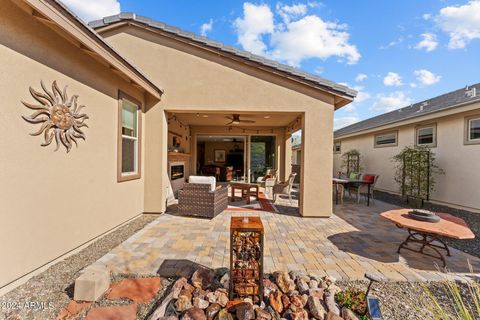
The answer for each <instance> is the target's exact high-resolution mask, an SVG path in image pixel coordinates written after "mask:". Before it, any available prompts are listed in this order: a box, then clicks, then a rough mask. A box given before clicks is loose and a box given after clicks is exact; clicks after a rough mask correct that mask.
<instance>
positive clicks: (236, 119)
mask: <svg viewBox="0 0 480 320" xmlns="http://www.w3.org/2000/svg"><path fill="white" fill-rule="evenodd" d="M225 118H227V119H229V120H231V121H230V122H229V123H227V124H226V126H228V125H230V124H241V123H255V122H256V121H254V120H242V119H240V115H239V114H232V116H231V117H229V116H227V117H225Z"/></svg>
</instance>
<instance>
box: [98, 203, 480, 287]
mask: <svg viewBox="0 0 480 320" xmlns="http://www.w3.org/2000/svg"><path fill="white" fill-rule="evenodd" d="M275 206H276V208H277V209H279V210H281V208H282V207H284V206H285V207H286V206H288V205H287V204H282V203H280V204H278V203H277V204H275ZM395 208H396V207H395V206H392V205H389V204H386V203H383V202H380V201H375V203H373V204H371V206H370V207H367V206H366V205H364V204H360V205H357V204H356V203H348V202H346V203H345V205H338V206H334V212H335V214H334V215H332V217H331V218H328V219H326V218H302V217H299V216H297V215H295V214H294V210H287V213H286V214H281V213H275V212H262V211H253V210H252V211H249V210H246V211H241V212H239V211H238V210H230V211H225V212H223V213H222V214H220V215H218V216H217V217H216V218H214V219H212V220H205V219H196V218H190V217H181V216H176V215H172V214H168V213H166V214H163V215H162V216H160V217H159V218H158V219H157V220H155V221H153V222H152V223H150V224H149V225H148V226H146V227H145V228H144V229H142V230H140V231H139V232H137V233H136V234H135V235H133V236H132V237H131V238H129V239H128V240H126V241H125V242H124V243H122V244H121V245H120V246H118V247H117V248H115V249H113V250H112V251H111V252H109V253H108V254H106V255H105V256H104V257H102V258H101V259H99V260H98V261H97V262H96V264H104V265H106V266H107V267H108V268H110V269H111V271H113V272H118V273H137V274H155V273H157V272H160V275H162V276H167V275H168V274H176V273H178V272H179V270H184V269H185V267H189V266H192V265H193V264H201V265H204V266H207V267H213V268H217V267H228V264H229V259H230V258H229V248H230V247H229V245H230V244H229V224H230V218H231V217H232V216H243V215H251V216H260V217H261V218H262V221H263V224H264V227H265V258H264V261H265V269H264V270H265V272H273V271H276V270H298V271H305V272H308V273H311V274H317V275H320V276H323V275H331V276H334V277H335V278H337V279H344V280H358V279H363V276H364V274H365V273H366V272H369V273H373V274H377V275H379V276H381V277H383V278H385V279H387V280H399V281H407V280H409V281H410V280H420V281H427V280H438V279H439V277H442V275H441V274H440V272H438V268H437V265H441V262H440V260H436V259H432V258H429V257H426V256H423V255H419V254H417V253H414V252H410V251H405V252H403V251H402V252H401V254H397V247H398V245H399V244H400V243H401V242H402V241H403V240H405V238H406V236H407V231H405V230H404V229H399V228H397V227H395V226H394V225H393V224H392V223H391V222H389V221H387V220H386V219H384V218H382V217H381V216H380V213H381V212H383V211H387V210H391V209H395ZM450 250H451V253H452V256H451V257H447V268H448V270H449V274H450V275H451V276H453V277H456V278H463V277H465V276H467V275H468V272H469V268H468V261H469V262H470V263H471V264H472V266H473V269H474V270H475V271H478V270H480V259H478V258H476V257H473V256H470V255H468V254H465V253H463V252H461V251H459V250H456V249H454V248H450Z"/></svg>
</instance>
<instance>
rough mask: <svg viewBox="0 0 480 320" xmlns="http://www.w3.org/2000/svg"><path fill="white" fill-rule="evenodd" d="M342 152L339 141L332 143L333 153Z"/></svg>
mask: <svg viewBox="0 0 480 320" xmlns="http://www.w3.org/2000/svg"><path fill="white" fill-rule="evenodd" d="M341 152H342V143H341V142H340V141H336V142H334V143H333V153H341Z"/></svg>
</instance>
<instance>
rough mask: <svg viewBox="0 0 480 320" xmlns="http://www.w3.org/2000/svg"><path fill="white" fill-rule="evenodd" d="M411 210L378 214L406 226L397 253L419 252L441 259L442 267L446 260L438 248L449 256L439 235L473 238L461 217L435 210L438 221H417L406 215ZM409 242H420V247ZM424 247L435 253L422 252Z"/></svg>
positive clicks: (453, 237) (400, 225) (396, 223)
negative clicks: (403, 251) (413, 246)
mask: <svg viewBox="0 0 480 320" xmlns="http://www.w3.org/2000/svg"><path fill="white" fill-rule="evenodd" d="M411 210H412V209H397V210H390V211H386V212H383V213H381V214H380V215H381V216H382V217H384V218H385V219H388V220H390V221H391V222H393V223H395V225H396V226H397V227H399V228H406V229H407V230H408V237H407V239H406V240H405V241H403V242H402V243H401V244H400V246H399V247H398V249H397V253H400V250H401V249H406V250H410V251H413V252H417V253H421V254H423V255H426V256H429V257H432V258H437V259H440V260H442V262H443V267H445V266H446V265H447V262H446V261H445V257H444V256H443V255H442V253H441V252H440V251H439V250H438V249H442V250H445V251H446V252H447V256H450V250H449V249H448V247H447V245H446V244H445V242H443V241H442V239H441V238H440V237H446V238H451V239H473V238H475V235H474V234H473V232H472V230H470V228H469V227H468V226H467V224H466V223H465V221H464V220H463V219H461V218H458V217H454V216H452V215H450V214H448V213H442V212H436V213H435V214H436V215H437V216H439V217H440V221H438V222H426V221H419V220H415V219H413V218H411V217H410V216H409V215H408V212H409V211H411ZM411 243H417V244H420V245H421V248H420V249H418V250H416V249H414V248H412V247H409V246H408V245H409V244H411ZM438 243H439V244H440V245H439V244H438ZM426 247H428V248H430V249H432V250H433V251H434V252H435V253H436V255H435V254H431V253H427V252H424V249H425V248H426Z"/></svg>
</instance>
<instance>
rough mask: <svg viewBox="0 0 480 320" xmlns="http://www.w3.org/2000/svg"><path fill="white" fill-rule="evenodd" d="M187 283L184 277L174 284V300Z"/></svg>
mask: <svg viewBox="0 0 480 320" xmlns="http://www.w3.org/2000/svg"><path fill="white" fill-rule="evenodd" d="M187 283H188V281H187V278H185V277H181V278H180V279H178V280H177V281H175V283H174V284H173V286H172V294H173V298H174V299H177V298H178V294H179V293H180V291H181V290H182V289H183V286H184V285H186V284H187Z"/></svg>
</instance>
